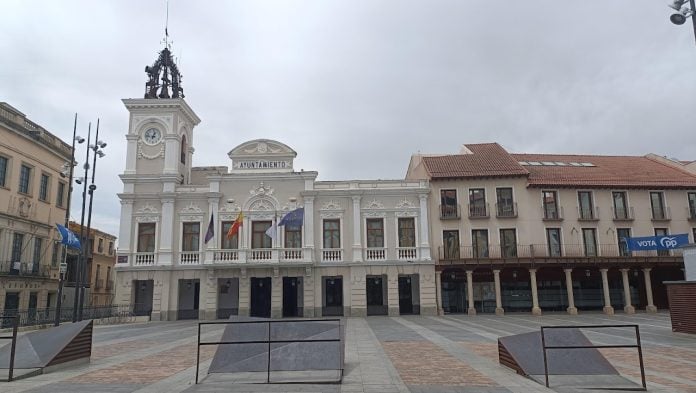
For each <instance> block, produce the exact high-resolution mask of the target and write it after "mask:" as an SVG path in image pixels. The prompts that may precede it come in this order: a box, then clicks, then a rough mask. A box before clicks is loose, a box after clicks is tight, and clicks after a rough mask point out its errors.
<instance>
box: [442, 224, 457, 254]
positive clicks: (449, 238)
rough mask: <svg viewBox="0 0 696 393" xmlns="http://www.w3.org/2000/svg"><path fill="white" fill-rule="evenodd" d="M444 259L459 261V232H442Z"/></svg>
mask: <svg viewBox="0 0 696 393" xmlns="http://www.w3.org/2000/svg"><path fill="white" fill-rule="evenodd" d="M442 241H443V251H444V259H459V231H442Z"/></svg>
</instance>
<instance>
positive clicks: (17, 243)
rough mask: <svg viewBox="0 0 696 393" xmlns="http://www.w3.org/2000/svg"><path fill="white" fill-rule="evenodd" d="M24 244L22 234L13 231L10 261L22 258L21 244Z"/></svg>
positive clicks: (17, 260)
mask: <svg viewBox="0 0 696 393" xmlns="http://www.w3.org/2000/svg"><path fill="white" fill-rule="evenodd" d="M23 244H24V234H23V233H15V234H14V236H13V238H12V262H20V261H21V260H22V248H23V247H22V245H23Z"/></svg>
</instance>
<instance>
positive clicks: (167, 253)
mask: <svg viewBox="0 0 696 393" xmlns="http://www.w3.org/2000/svg"><path fill="white" fill-rule="evenodd" d="M159 231H160V242H159V247H158V248H159V249H158V250H155V251H156V252H158V256H157V264H158V265H172V264H173V263H174V256H173V254H174V250H172V233H173V231H174V199H173V198H171V199H169V198H168V199H162V225H160V228H159Z"/></svg>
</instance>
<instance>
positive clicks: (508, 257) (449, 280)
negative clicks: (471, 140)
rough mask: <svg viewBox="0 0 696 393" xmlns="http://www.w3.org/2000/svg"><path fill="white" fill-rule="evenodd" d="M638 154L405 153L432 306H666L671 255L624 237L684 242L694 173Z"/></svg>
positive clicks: (694, 195) (677, 272)
mask: <svg viewBox="0 0 696 393" xmlns="http://www.w3.org/2000/svg"><path fill="white" fill-rule="evenodd" d="M688 165H690V164H688V163H680V162H675V161H672V160H667V159H664V158H661V157H657V156H654V155H648V156H638V157H636V156H591V155H584V156H583V155H559V154H510V153H508V152H507V151H505V150H504V149H503V148H502V147H501V146H500V145H498V144H496V143H488V144H473V145H464V146H463V148H462V150H461V152H459V154H454V155H414V156H413V157H412V159H411V162H410V165H409V169H408V173H407V176H406V178H407V180H429V181H430V188H431V194H430V198H429V204H430V206H429V209H430V217H431V219H430V231H431V236H432V245H433V250H432V253H433V255H434V257H435V259H436V261H437V266H436V269H437V271H438V275H437V280H438V284H437V288H438V307H439V308H440V309H441V310H442V311H444V312H452V313H456V312H468V313H470V314H473V313H476V312H496V313H498V314H502V313H503V312H505V311H532V312H534V313H535V314H539V313H541V312H542V310H549V311H551V310H567V311H568V312H570V313H576V312H578V310H593V309H597V310H604V312H606V313H613V312H614V310H615V309H621V310H624V311H626V312H634V311H635V309H636V308H641V309H646V310H647V311H649V312H654V311H655V310H656V309H657V308H667V307H668V304H667V297H666V290H665V287H664V285H663V284H662V282H663V281H667V280H679V279H683V270H682V267H683V259H682V256H681V251H680V250H662V251H655V250H652V251H629V250H628V248H627V244H626V242H625V241H624V238H628V237H646V236H655V235H676V234H688V236H689V240H690V241H694V236H696V175H695V174H694V173H693V172H690V171H689V168H687V167H688Z"/></svg>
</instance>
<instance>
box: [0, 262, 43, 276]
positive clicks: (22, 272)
mask: <svg viewBox="0 0 696 393" xmlns="http://www.w3.org/2000/svg"><path fill="white" fill-rule="evenodd" d="M0 276H20V277H50V276H51V267H50V266H48V265H40V264H39V263H32V262H10V261H6V262H0Z"/></svg>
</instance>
